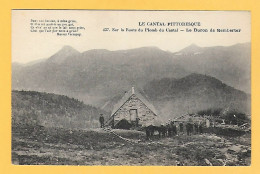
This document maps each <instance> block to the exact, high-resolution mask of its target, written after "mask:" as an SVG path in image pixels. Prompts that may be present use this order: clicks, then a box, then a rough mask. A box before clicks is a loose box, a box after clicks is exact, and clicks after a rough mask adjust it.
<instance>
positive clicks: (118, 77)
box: [11, 10, 251, 166]
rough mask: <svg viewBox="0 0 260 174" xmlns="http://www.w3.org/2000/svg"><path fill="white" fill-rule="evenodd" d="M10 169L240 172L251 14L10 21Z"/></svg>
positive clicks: (88, 14)
mask: <svg viewBox="0 0 260 174" xmlns="http://www.w3.org/2000/svg"><path fill="white" fill-rule="evenodd" d="M11 144H12V150H11V153H12V164H14V165H81V166H97V165H98V166H250V165H251V13H250V11H144V10H143V11H138V10H134V11H131V10H130V11H127V10H121V11H120V10H12V138H11Z"/></svg>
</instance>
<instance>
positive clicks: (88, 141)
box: [12, 125, 251, 166]
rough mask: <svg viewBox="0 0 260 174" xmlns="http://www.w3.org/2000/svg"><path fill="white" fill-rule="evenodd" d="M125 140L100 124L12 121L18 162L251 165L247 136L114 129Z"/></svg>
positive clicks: (14, 150)
mask: <svg viewBox="0 0 260 174" xmlns="http://www.w3.org/2000/svg"><path fill="white" fill-rule="evenodd" d="M115 132H116V133H117V134H119V135H120V136H122V137H124V138H128V139H131V140H135V141H136V142H137V143H130V142H127V141H125V140H123V139H121V138H119V137H118V136H115V135H114V134H111V133H109V132H106V131H104V130H102V129H88V130H67V129H61V128H45V127H43V126H33V125H13V126H12V162H13V164H19V165H137V166H139V165H142V166H143V165H145V166H151V165H158V166H176V165H183V166H206V165H213V166H223V165H227V166H241V165H243V166H246V165H250V159H251V137H250V133H245V134H243V135H239V136H236V137H231V136H221V135H218V136H217V135H216V134H210V133H205V134H201V135H192V136H187V135H178V136H175V137H171V138H168V137H166V138H158V137H157V136H155V137H153V138H152V140H146V137H145V133H144V132H139V131H134V130H115Z"/></svg>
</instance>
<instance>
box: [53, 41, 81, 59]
mask: <svg viewBox="0 0 260 174" xmlns="http://www.w3.org/2000/svg"><path fill="white" fill-rule="evenodd" d="M78 54H80V52H79V51H78V50H76V49H74V48H73V47H71V46H69V45H65V46H63V47H62V48H61V49H60V50H59V51H58V52H57V53H55V54H54V55H53V56H51V57H50V59H49V60H51V62H55V63H62V62H63V61H64V60H65V59H66V58H67V57H71V56H76V55H78Z"/></svg>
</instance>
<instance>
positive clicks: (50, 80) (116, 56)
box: [12, 43, 250, 107]
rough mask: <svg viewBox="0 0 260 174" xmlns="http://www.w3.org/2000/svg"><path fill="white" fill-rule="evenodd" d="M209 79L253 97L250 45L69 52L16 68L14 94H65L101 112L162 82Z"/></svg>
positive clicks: (65, 48)
mask: <svg viewBox="0 0 260 174" xmlns="http://www.w3.org/2000/svg"><path fill="white" fill-rule="evenodd" d="M190 73H199V74H207V75H209V76H213V77H216V78H217V79H219V80H221V81H223V82H224V83H225V84H227V85H229V86H232V87H235V88H237V89H240V90H244V91H246V92H247V93H250V44H249V43H245V44H237V45H233V46H229V47H198V46H196V45H191V46H189V47H187V48H184V49H183V50H181V51H180V52H178V53H171V52H166V51H163V50H160V49H159V48H156V47H143V48H137V49H130V50H119V51H109V50H104V49H102V50H99V49H97V50H89V51H86V52H83V53H79V52H78V51H76V50H74V49H73V48H71V47H69V46H65V47H64V48H62V49H61V50H60V51H59V52H58V53H56V54H54V55H53V56H51V57H50V58H49V59H47V60H46V61H43V62H39V63H36V64H33V65H30V66H29V65H23V66H15V65H13V69H12V89H17V90H22V89H24V90H35V91H43V92H50V93H56V94H63V95H66V96H69V97H74V98H77V99H80V100H83V101H84V102H85V103H86V104H91V105H94V106H98V107H101V106H103V105H104V104H105V103H106V102H107V101H108V100H110V99H111V98H113V97H115V96H117V95H118V94H121V93H124V91H128V90H129V89H130V88H131V86H135V87H137V88H140V89H142V88H143V87H144V85H145V84H147V83H149V82H150V81H153V80H160V79H162V78H170V79H172V78H182V77H185V76H187V75H188V74H190Z"/></svg>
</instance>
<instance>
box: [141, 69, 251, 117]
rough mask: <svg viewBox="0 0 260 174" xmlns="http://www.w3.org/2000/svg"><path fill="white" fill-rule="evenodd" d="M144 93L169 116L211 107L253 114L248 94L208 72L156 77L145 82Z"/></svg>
mask: <svg viewBox="0 0 260 174" xmlns="http://www.w3.org/2000/svg"><path fill="white" fill-rule="evenodd" d="M144 92H145V93H146V94H147V96H149V98H150V99H151V100H152V101H154V104H155V105H156V106H157V107H159V110H161V112H162V114H164V115H166V116H167V118H170V117H174V116H178V115H181V114H185V113H196V112H197V111H199V110H203V109H208V108H221V109H229V110H236V111H239V112H243V113H250V96H249V95H247V94H246V93H245V92H243V91H240V90H237V89H235V88H233V87H230V86H228V85H226V84H224V83H222V82H221V81H220V80H218V79H216V78H214V77H210V76H207V75H201V74H195V73H193V74H191V75H188V76H186V77H184V78H180V79H169V78H164V79H161V80H154V81H152V82H150V83H148V84H146V85H145V87H144Z"/></svg>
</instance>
